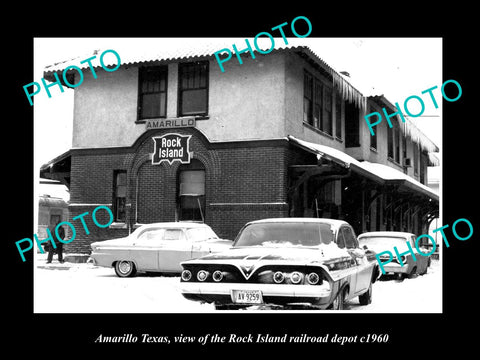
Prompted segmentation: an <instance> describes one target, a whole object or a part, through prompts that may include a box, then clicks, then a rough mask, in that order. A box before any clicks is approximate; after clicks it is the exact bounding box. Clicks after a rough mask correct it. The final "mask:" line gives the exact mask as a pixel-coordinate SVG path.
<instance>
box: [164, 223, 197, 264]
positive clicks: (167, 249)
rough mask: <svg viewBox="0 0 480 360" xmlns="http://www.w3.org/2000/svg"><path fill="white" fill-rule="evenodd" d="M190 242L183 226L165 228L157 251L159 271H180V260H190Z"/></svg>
mask: <svg viewBox="0 0 480 360" xmlns="http://www.w3.org/2000/svg"><path fill="white" fill-rule="evenodd" d="M191 254H192V242H191V241H190V240H189V239H188V238H187V236H186V235H185V229H183V228H170V229H169V228H167V229H165V232H164V234H163V246H162V249H161V251H160V253H159V259H158V267H159V271H161V272H181V271H182V266H181V265H180V263H181V262H182V261H186V260H190V258H191Z"/></svg>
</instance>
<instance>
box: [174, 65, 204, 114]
mask: <svg viewBox="0 0 480 360" xmlns="http://www.w3.org/2000/svg"><path fill="white" fill-rule="evenodd" d="M207 114H208V61H195V62H189V63H180V64H179V65H178V116H188V115H207Z"/></svg>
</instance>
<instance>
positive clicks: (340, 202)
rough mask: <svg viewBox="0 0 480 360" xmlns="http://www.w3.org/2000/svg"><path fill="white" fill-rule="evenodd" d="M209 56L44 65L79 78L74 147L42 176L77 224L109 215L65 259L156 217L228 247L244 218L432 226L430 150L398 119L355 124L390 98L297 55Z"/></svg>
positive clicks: (298, 50) (185, 51)
mask: <svg viewBox="0 0 480 360" xmlns="http://www.w3.org/2000/svg"><path fill="white" fill-rule="evenodd" d="M217 50H218V48H217V47H208V46H207V47H205V48H201V49H200V48H198V49H197V48H196V49H192V48H190V47H189V48H182V47H181V45H179V48H178V49H177V50H176V52H175V53H174V54H172V53H169V54H168V56H167V54H165V55H162V54H161V53H160V55H158V54H157V55H155V56H152V57H146V56H142V57H140V56H138V55H137V56H135V55H132V56H131V57H129V56H128V55H125V56H124V55H122V62H121V66H120V68H119V69H117V70H116V71H114V72H107V71H104V70H103V69H102V68H101V67H98V68H95V72H96V75H97V78H94V77H93V76H92V74H91V73H90V71H89V70H88V65H87V64H83V65H79V62H80V61H79V60H81V59H76V60H72V61H69V62H63V63H59V64H56V65H54V66H51V67H48V68H46V69H45V72H44V77H45V79H47V80H49V81H52V82H53V81H56V80H55V77H54V73H56V72H57V73H58V75H59V78H60V79H62V76H61V72H62V71H63V70H64V69H65V68H67V67H68V66H69V65H70V64H75V65H77V66H80V67H81V66H84V67H83V69H84V70H85V71H84V72H83V75H84V78H83V83H82V84H81V86H78V87H75V89H74V91H75V93H74V119H73V121H74V124H73V146H72V149H71V150H69V151H68V152H66V153H64V154H62V155H60V156H58V157H57V158H55V159H53V160H52V161H50V162H49V163H48V164H45V165H43V166H42V167H41V169H40V174H41V175H40V176H41V177H43V178H50V179H56V180H60V181H62V182H63V183H64V184H66V185H67V186H68V188H69V189H70V203H69V213H70V220H71V221H72V219H73V218H74V217H75V216H77V215H79V214H82V213H85V212H87V211H88V212H89V213H91V212H92V211H93V210H94V208H95V207H97V206H99V205H105V206H108V207H110V208H111V210H112V213H113V214H114V222H113V223H112V224H111V225H110V226H109V227H108V228H106V229H101V228H98V227H96V226H95V225H94V224H93V222H92V220H91V218H90V217H85V220H87V226H88V227H89V229H90V231H91V232H90V234H89V235H87V234H85V233H84V232H83V231H77V237H76V240H75V241H73V242H72V243H70V244H69V245H68V246H67V251H70V252H83V253H89V252H90V248H89V244H90V243H91V242H93V241H98V240H102V239H109V238H118V237H122V236H126V235H127V234H128V233H129V232H131V231H132V230H133V229H135V228H136V227H137V226H139V224H145V223H152V222H163V221H182V220H186V221H205V222H206V223H207V224H209V225H210V226H211V227H212V228H213V229H214V230H215V231H216V232H217V234H219V236H221V237H224V238H230V239H233V238H234V237H235V235H236V234H237V232H238V231H239V229H240V228H241V226H243V225H244V224H245V223H246V222H247V221H250V220H255V219H260V218H266V217H284V216H307V217H331V218H340V219H345V220H347V221H348V222H350V223H351V224H352V225H353V226H354V228H355V230H356V232H357V233H360V232H363V231H368V230H399V231H401V230H403V231H412V232H416V233H422V232H424V231H425V230H426V229H428V223H429V221H431V219H433V218H434V217H435V216H438V200H439V199H438V195H436V194H435V193H434V192H432V191H431V190H430V189H429V188H428V187H427V186H425V184H426V181H427V179H426V170H427V166H428V165H434V164H435V163H436V162H437V160H436V158H435V156H432V154H431V153H432V152H438V148H437V147H436V146H435V145H434V144H433V143H432V142H431V141H430V140H429V139H428V138H426V137H425V135H423V134H422V133H421V132H420V131H419V130H418V129H416V128H415V127H414V126H413V124H411V122H408V123H402V122H401V121H400V119H397V120H398V121H397V122H396V123H395V124H394V125H395V126H394V128H393V129H390V128H389V127H388V126H387V125H386V122H383V123H381V124H380V125H378V126H377V129H376V136H371V135H370V133H369V130H368V127H367V125H366V123H365V121H364V120H363V115H364V114H366V113H367V112H371V111H377V110H379V109H381V108H382V107H385V108H387V109H389V112H390V113H393V112H394V111H396V109H395V108H394V107H393V105H392V104H390V102H389V101H388V100H387V99H385V98H384V97H383V96H372V97H367V96H364V95H362V94H361V93H360V92H359V91H358V90H356V89H355V88H354V87H353V86H352V85H350V84H349V82H348V81H347V79H346V78H344V77H343V76H342V75H341V74H338V73H337V72H335V71H334V70H333V69H332V68H331V67H330V66H329V65H328V64H326V63H325V62H324V61H323V60H322V59H321V58H319V57H318V56H317V55H316V54H315V53H314V52H313V51H312V50H311V49H310V48H308V47H305V46H298V47H290V48H282V49H276V50H274V51H272V52H271V53H269V54H266V55H262V54H259V53H256V55H255V59H253V58H252V57H251V55H249V54H248V53H245V54H242V58H243V64H239V63H238V62H237V63H235V62H233V61H232V62H231V63H229V64H228V67H227V66H226V71H225V72H221V71H220V69H219V67H218V65H217V63H216V60H215V57H214V56H213V53H214V52H215V51H217ZM77 60H78V61H77ZM75 74H76V73H75V71H74V70H71V72H68V73H67V79H69V80H68V81H69V82H70V83H71V84H73V81H79V79H78V77H77V78H76V77H75ZM77 74H78V73H77ZM63 86H66V84H63ZM380 111H381V110H380ZM98 215H99V216H100V213H98ZM98 221H99V222H102V223H107V222H108V218H107V214H105V219H101V218H100V217H98ZM77 222H78V226H79V227H78V229H81V225H80V222H79V221H78V220H77Z"/></svg>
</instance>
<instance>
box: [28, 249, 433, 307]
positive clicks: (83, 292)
mask: <svg viewBox="0 0 480 360" xmlns="http://www.w3.org/2000/svg"><path fill="white" fill-rule="evenodd" d="M35 261H36V267H35V271H34V312H35V313H185V312H187V313H197V312H215V309H214V307H213V305H211V304H201V303H198V302H194V301H189V300H186V299H185V298H183V296H182V295H181V293H180V291H179V288H178V285H179V282H180V278H179V276H159V275H147V274H138V275H137V276H136V277H133V278H125V279H123V278H119V277H117V276H116V275H115V272H114V270H113V269H111V268H102V267H96V266H93V264H90V263H78V264H76V263H63V264H59V263H58V262H57V260H56V256H55V257H54V260H53V262H52V264H46V259H45V257H43V256H37V258H36V260H35ZM372 299H373V301H372V303H371V304H369V305H365V306H361V305H360V304H359V303H358V298H355V299H354V300H352V301H350V302H349V303H348V309H349V310H347V311H346V312H374V313H377V312H379V313H402V312H403V313H410V312H412V313H441V312H442V271H441V266H440V264H439V262H438V261H432V265H431V266H430V267H429V269H428V273H427V274H425V275H421V276H417V277H415V278H413V279H405V280H401V281H400V280H393V279H387V280H379V281H377V282H376V283H375V284H374V285H373V298H372ZM247 311H248V310H247ZM257 311H259V312H261V310H257ZM264 311H265V310H264ZM237 312H238V311H237Z"/></svg>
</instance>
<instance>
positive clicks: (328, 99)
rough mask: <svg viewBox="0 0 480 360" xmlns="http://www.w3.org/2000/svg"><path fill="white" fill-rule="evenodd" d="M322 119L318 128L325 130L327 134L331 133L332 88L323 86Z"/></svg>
mask: <svg viewBox="0 0 480 360" xmlns="http://www.w3.org/2000/svg"><path fill="white" fill-rule="evenodd" d="M323 104H324V107H323V119H322V120H323V121H322V126H321V127H320V130H322V131H324V132H326V133H327V134H329V135H332V133H333V132H332V130H333V117H332V107H333V106H332V104H333V101H332V89H330V88H329V87H327V86H325V87H324V88H323Z"/></svg>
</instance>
